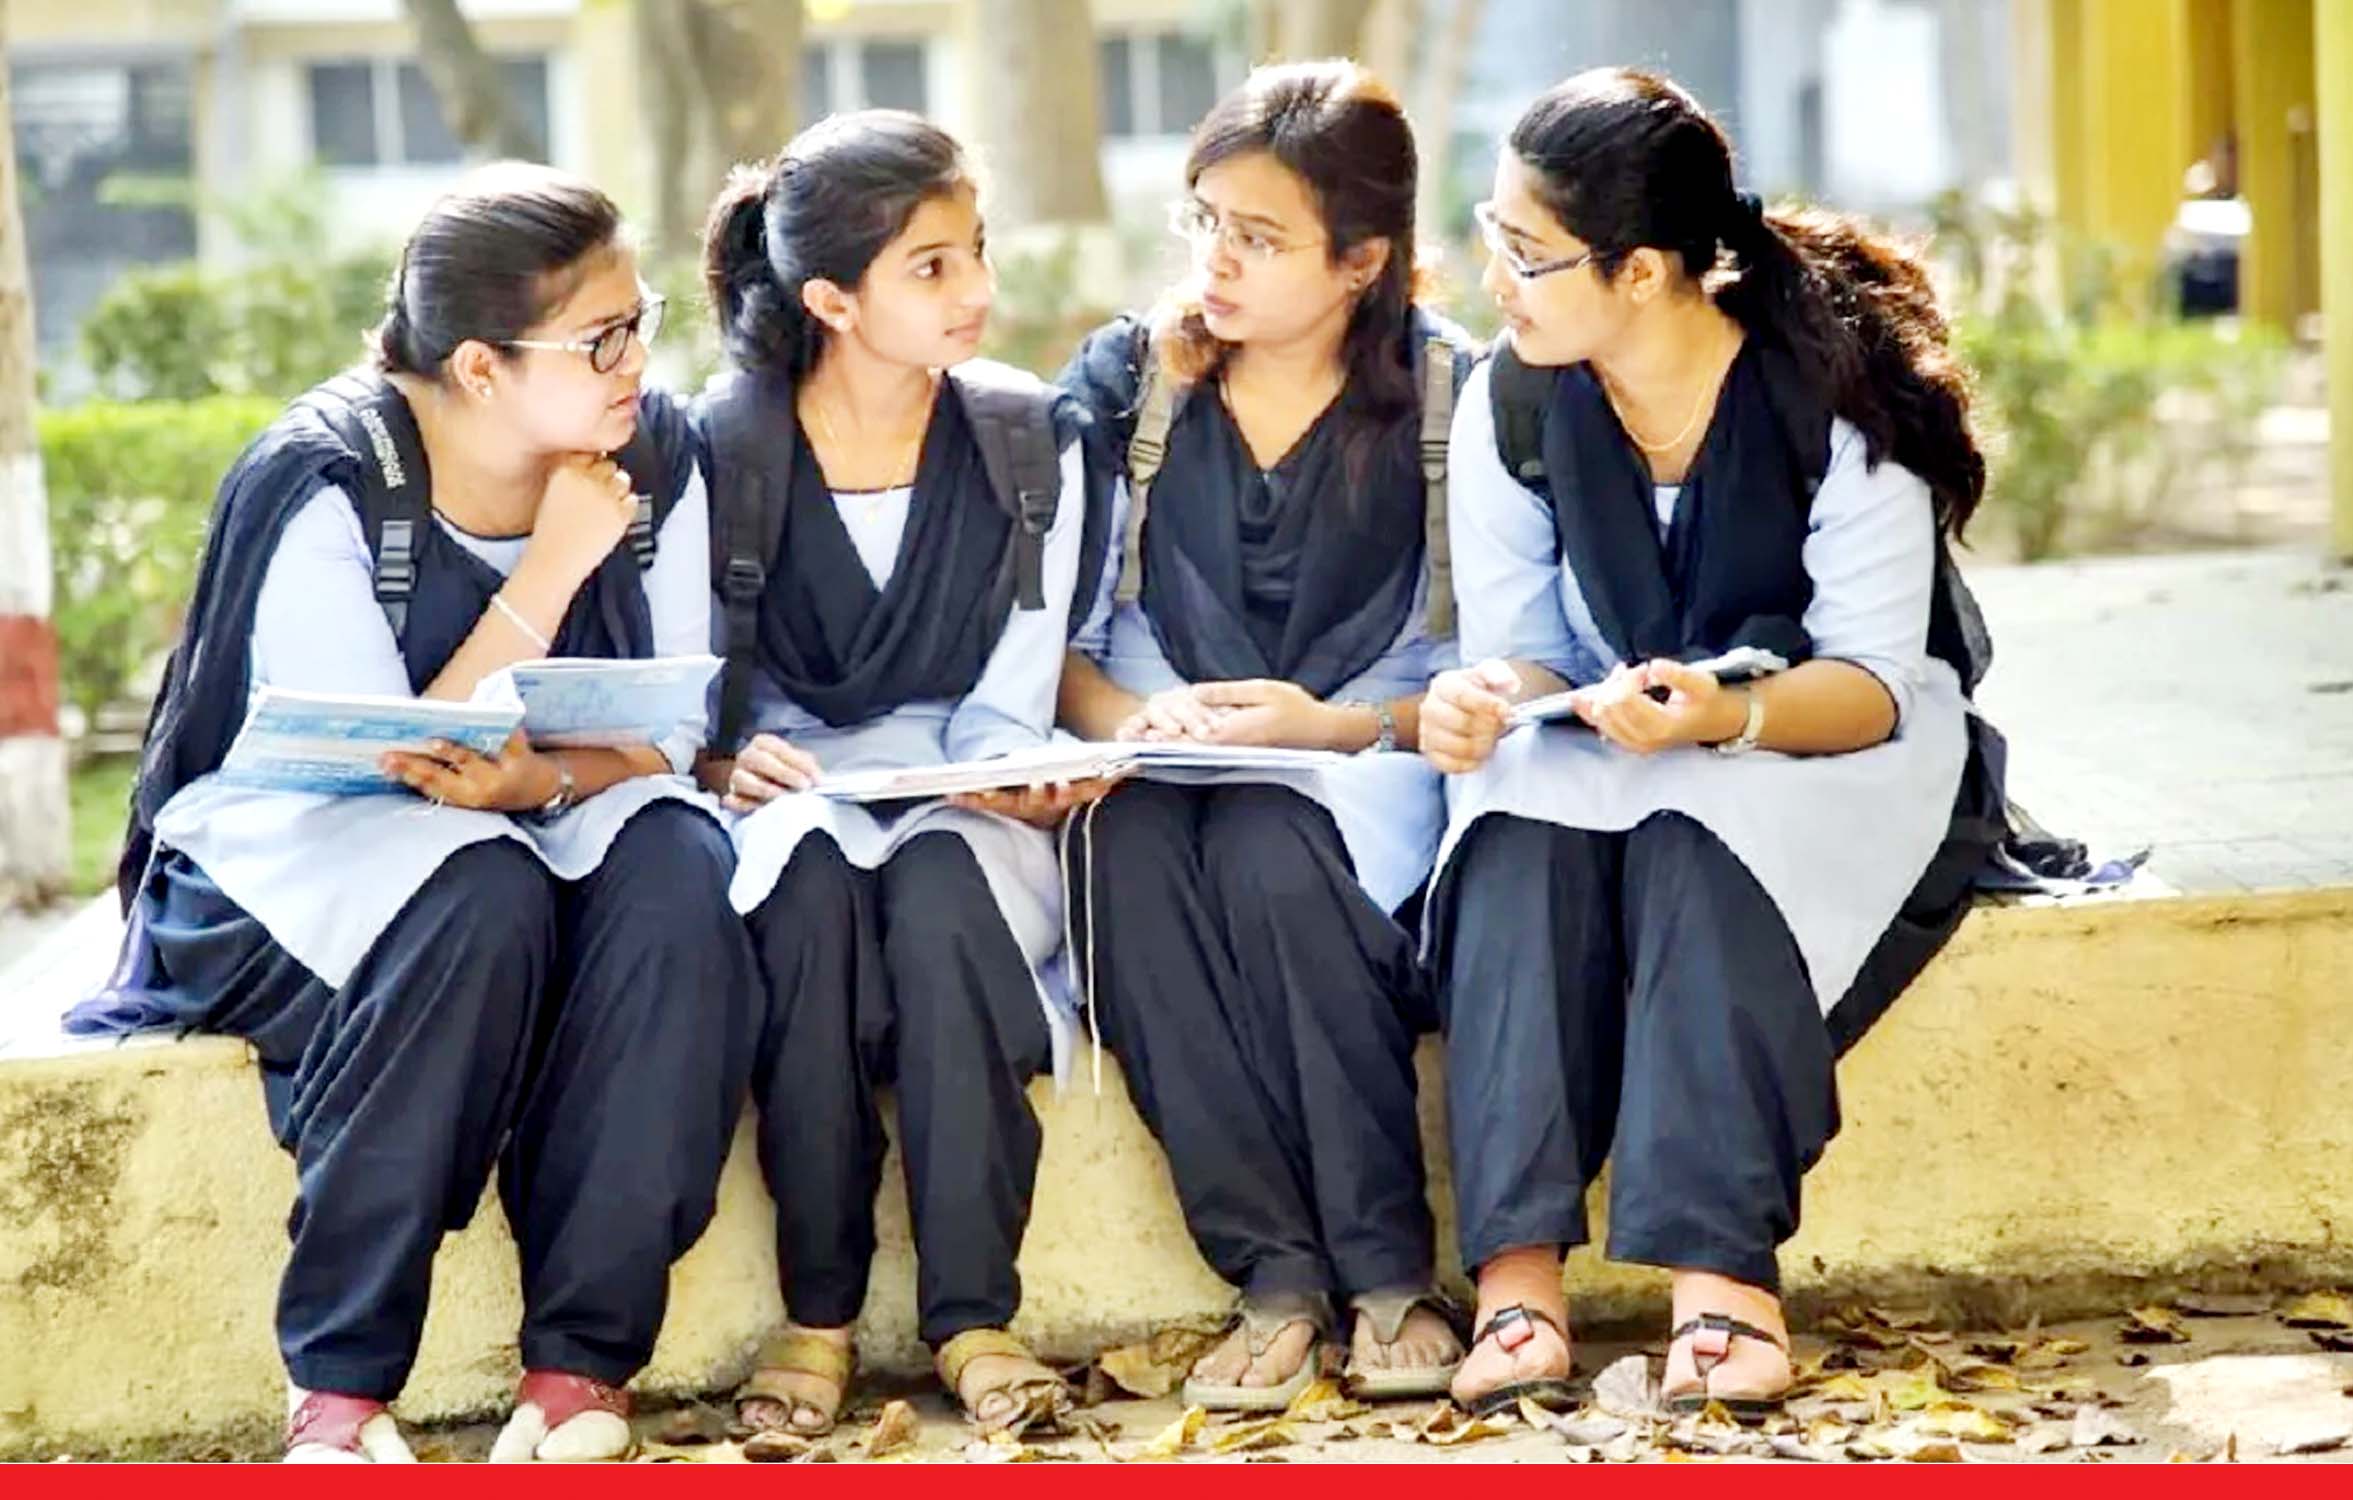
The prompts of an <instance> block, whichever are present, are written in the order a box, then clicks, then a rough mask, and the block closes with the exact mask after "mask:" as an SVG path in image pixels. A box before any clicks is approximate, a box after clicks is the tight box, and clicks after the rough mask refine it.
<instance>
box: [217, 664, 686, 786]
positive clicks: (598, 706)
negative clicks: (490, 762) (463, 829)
mask: <svg viewBox="0 0 2353 1500" xmlns="http://www.w3.org/2000/svg"><path fill="white" fill-rule="evenodd" d="M718 669H719V659H718V658H717V657H715V656H671V657H656V658H652V659H647V660H634V661H605V660H595V659H588V658H566V657H558V658H551V659H548V660H542V661H527V662H517V663H515V664H514V665H513V666H510V667H507V668H505V669H504V670H502V671H498V672H494V673H492V674H491V675H490V676H488V677H485V678H484V679H482V682H481V684H480V686H478V687H477V688H476V689H475V690H474V696H473V698H471V699H470V700H468V701H466V702H464V703H457V702H451V701H448V700H445V699H440V698H393V697H379V696H374V695H370V694H365V693H313V692H298V691H295V690H294V689H291V688H281V687H270V686H267V685H265V686H262V687H259V688H256V689H254V692H253V696H252V698H251V699H250V700H249V702H248V703H247V705H246V710H245V724H244V726H243V727H242V728H240V729H239V730H238V731H237V738H236V739H235V741H234V742H232V743H231V744H230V746H229V753H228V755H227V757H226V758H225V759H223V760H222V762H221V770H220V775H221V778H222V779H223V780H224V781H228V782H231V783H234V784H237V785H241V786H258V787H271V788H275V789H277V790H280V791H295V792H327V793H334V794H340V795H353V794H364V793H372V792H405V791H407V790H408V788H407V787H406V786H405V785H403V784H402V783H401V782H399V781H396V780H394V779H393V778H392V777H390V776H387V775H385V774H384V772H383V771H382V770H381V769H379V768H378V766H377V764H376V762H377V759H378V757H380V756H382V755H383V754H384V753H385V752H386V751H388V750H410V751H422V750H423V749H424V748H425V745H426V742H428V741H430V740H448V741H450V742H451V743H452V744H458V745H463V746H465V747H466V748H467V749H469V750H474V751H477V752H479V753H481V754H483V755H496V754H498V753H499V751H500V750H501V749H502V748H504V746H505V745H506V742H507V738H508V737H509V736H510V735H512V734H513V733H514V732H515V730H516V729H517V728H518V727H520V728H521V729H522V730H523V731H524V733H525V734H527V735H528V736H529V737H530V739H531V743H532V744H533V745H534V746H535V747H537V748H540V749H587V748H611V747H616V746H622V745H647V744H654V743H656V742H658V741H660V740H662V739H664V738H666V737H667V736H669V735H670V734H672V733H673V732H674V731H676V730H677V729H678V728H679V727H680V726H681V725H683V724H699V723H700V722H701V720H702V718H703V704H704V698H705V694H706V693H707V692H708V690H709V687H710V683H711V678H712V675H713V674H714V673H716V672H717V671H718Z"/></svg>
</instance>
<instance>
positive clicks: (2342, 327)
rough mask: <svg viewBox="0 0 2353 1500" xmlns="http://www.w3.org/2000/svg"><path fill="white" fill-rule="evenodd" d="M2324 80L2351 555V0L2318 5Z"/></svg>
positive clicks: (2334, 329) (2333, 361) (2344, 511)
mask: <svg viewBox="0 0 2353 1500" xmlns="http://www.w3.org/2000/svg"><path fill="white" fill-rule="evenodd" d="M2313 20H2314V28H2313V44H2312V50H2313V61H2314V63H2315V65H2316V66H2315V69H2314V71H2315V75H2316V76H2317V78H2318V80H2319V84H2320V99H2319V110H2318V116H2319V119H2318V124H2319V135H2320V254H2321V272H2320V282H2321V317H2322V319H2323V326H2324V328H2325V329H2326V334H2325V337H2326V339H2327V341H2328V404H2329V480H2330V484H2329V488H2330V492H2331V494H2332V495H2333V496H2334V497H2335V500H2334V505H2333V506H2332V509H2331V514H2332V515H2333V517H2334V519H2335V525H2334V527H2333V528H2332V531H2331V535H2332V539H2333V540H2334V542H2335V544H2336V552H2337V556H2339V557H2341V558H2344V559H2346V560H2347V561H2353V0H2320V3H2319V4H2317V5H2315V6H2314V7H2313Z"/></svg>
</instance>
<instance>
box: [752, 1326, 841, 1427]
mask: <svg viewBox="0 0 2353 1500" xmlns="http://www.w3.org/2000/svg"><path fill="white" fill-rule="evenodd" d="M857 1370H858V1352H857V1349H856V1347H855V1346H854V1345H853V1346H851V1347H849V1348H844V1347H843V1346H842V1345H840V1344H836V1343H834V1342H832V1341H831V1340H829V1339H822V1338H819V1337H818V1336H817V1335H816V1334H813V1333H811V1332H809V1331H808V1330H807V1329H805V1328H787V1329H786V1330H784V1331H783V1332H782V1333H779V1334H778V1335H776V1336H775V1337H774V1338H772V1339H770V1340H768V1342H766V1343H764V1344H762V1345H761V1346H760V1353H759V1357H758V1358H757V1359H756V1360H755V1361H754V1362H753V1365H752V1373H751V1374H750V1375H749V1376H748V1377H746V1378H745V1380H744V1383H743V1384H742V1385H739V1386H737V1387H736V1388H735V1419H736V1421H738V1422H740V1423H743V1425H745V1426H747V1427H748V1426H750V1425H751V1424H750V1423H749V1422H746V1421H745V1419H744V1414H743V1409H744V1404H745V1403H746V1402H749V1401H773V1402H775V1403H776V1404H777V1405H779V1406H781V1407H783V1408H785V1417H784V1421H782V1422H781V1423H776V1424H773V1425H771V1426H770V1427H769V1428H768V1429H767V1430H768V1431H771V1432H782V1433H787V1434H789V1435H791V1436H793V1437H805V1438H820V1437H823V1436H825V1435H826V1434H827V1433H829V1432H831V1431H833V1425H834V1423H835V1422H836V1421H837V1420H838V1419H839V1418H840V1416H841V1409H842V1407H843V1405H844V1404H845V1403H847V1402H848V1400H849V1399H850V1380H851V1378H852V1377H853V1376H855V1375H856V1374H857ZM791 1375H807V1376H813V1377H815V1378H816V1379H818V1380H822V1381H824V1382H826V1383H827V1384H828V1385H831V1386H832V1387H833V1389H834V1392H835V1394H834V1400H833V1410H832V1411H827V1410H826V1409H825V1408H824V1407H823V1406H820V1405H819V1404H818V1403H816V1402H814V1401H812V1400H810V1399H809V1397H808V1394H807V1392H806V1391H803V1390H798V1389H796V1388H794V1387H793V1386H790V1385H787V1384H786V1383H785V1377H787V1376H791ZM802 1412H811V1413H814V1414H815V1415H816V1416H817V1417H818V1418H819V1419H820V1420H821V1423H822V1425H820V1426H816V1427H804V1426H802V1425H801V1424H800V1422H799V1421H797V1420H795V1419H796V1418H798V1417H799V1416H800V1414H801V1413H802Z"/></svg>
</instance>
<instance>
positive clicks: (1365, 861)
mask: <svg viewBox="0 0 2353 1500" xmlns="http://www.w3.org/2000/svg"><path fill="white" fill-rule="evenodd" d="M1164 491H1165V486H1162V487H1161V488H1160V489H1156V490H1155V491H1154V492H1153V493H1154V495H1155V496H1156V497H1157V498H1156V499H1155V500H1154V502H1153V503H1154V504H1167V503H1168V499H1167V496H1166V495H1165V493H1164ZM1127 509H1128V490H1127V481H1126V479H1125V478H1122V479H1121V480H1120V481H1119V484H1118V487H1117V490H1116V492H1115V494H1114V497H1113V512H1114V514H1113V519H1112V525H1111V528H1110V535H1111V536H1113V537H1114V538H1117V537H1124V536H1126V535H1127ZM1118 575H1119V559H1118V558H1117V557H1116V556H1115V557H1113V558H1112V559H1111V560H1110V562H1109V563H1108V564H1107V565H1106V566H1105V568H1104V569H1103V587H1102V592H1101V593H1100V594H1099V595H1098V596H1097V598H1096V601H1095V607H1094V610H1093V612H1092V613H1091V614H1090V615H1089V616H1088V619H1087V623H1086V625H1085V627H1084V628H1083V629H1082V630H1081V631H1080V632H1079V635H1078V639H1077V640H1076V641H1074V642H1073V643H1072V644H1073V645H1074V646H1075V647H1076V649H1077V650H1079V651H1080V652H1082V653H1083V654H1085V655H1086V656H1087V657H1089V658H1091V659H1092V660H1093V661H1094V662H1095V663H1096V664H1097V665H1098V666H1100V667H1101V668H1102V669H1103V672H1104V674H1105V675H1106V676H1108V677H1109V678H1110V679H1111V680H1112V681H1113V682H1115V683H1117V684H1119V685H1120V686H1121V687H1122V688H1125V689H1126V690H1127V691H1129V692H1131V693H1135V694H1139V695H1141V696H1145V697H1149V696H1150V695H1152V694H1153V693H1158V692H1163V691H1166V690H1167V689H1169V688H1172V687H1178V686H1180V685H1182V684H1183V683H1184V681H1185V678H1184V676H1183V675H1182V674H1181V673H1179V672H1178V671H1177V669H1176V666H1175V664H1174V663H1172V662H1170V661H1169V659H1168V653H1167V652H1165V651H1163V650H1162V649H1161V646H1160V638H1159V637H1158V636H1157V635H1155V634H1153V631H1152V622H1151V620H1150V619H1149V618H1147V617H1146V615H1145V613H1144V610H1143V606H1142V605H1141V604H1136V603H1130V604H1118V603H1117V602H1116V601H1115V594H1116V591H1117V588H1118V583H1119V576H1118ZM1428 592H1429V577H1428V574H1427V571H1426V570H1425V572H1424V575H1423V577H1422V580H1421V581H1420V583H1419V584H1417V585H1416V586H1415V591H1414V600H1413V606H1412V608H1411V609H1410V610H1409V611H1408V612H1407V614H1406V620H1405V624H1404V626H1403V628H1401V629H1400V630H1399V631H1398V633H1397V639H1396V640H1395V641H1393V642H1391V643H1390V646H1389V649H1388V650H1387V651H1384V652H1383V653H1381V655H1380V657H1379V658H1378V659H1377V660H1375V661H1374V662H1373V664H1372V665H1371V666H1369V667H1367V668H1365V669H1364V671H1362V672H1361V673H1359V674H1357V676H1356V677H1355V678H1354V679H1352V680H1350V681H1349V682H1347V683H1345V684H1343V685H1342V686H1341V687H1340V689H1339V690H1338V691H1336V692H1334V693H1333V694H1332V695H1331V696H1332V700H1333V701H1335V702H1337V701H1344V700H1347V699H1363V700H1366V701H1368V702H1369V701H1380V702H1386V701H1388V700H1391V699H1395V698H1410V697H1417V696H1419V695H1420V694H1421V692H1422V691H1423V690H1424V689H1425V688H1427V687H1428V686H1429V684H1430V679H1431V678H1432V677H1434V676H1436V675H1437V674H1438V673H1440V672H1442V671H1445V670H1446V669H1447V668H1449V667H1451V666H1453V665H1454V664H1455V654H1454V643H1453V642H1452V641H1450V640H1443V639H1438V638H1434V637H1432V636H1431V635H1430V633H1429V629H1428V625H1427V621H1426V618H1425V609H1424V605H1425V603H1426V596H1427V594H1428ZM1155 774H1156V777H1158V778H1160V779H1167V780H1181V781H1190V782H1197V783H1216V782H1225V781H1260V782H1265V781H1272V782H1277V783H1280V784H1282V785H1285V786H1289V787H1292V788H1294V789H1296V790H1297V791H1299V792H1301V793H1303V794H1304V795H1306V796H1308V797H1311V798H1313V799H1314V800H1315V801H1316V802H1317V803H1319V804H1321V805H1322V806H1323V807H1324V808H1325V809H1326V810H1327V811H1328V812H1330V813H1331V815H1332V820H1333V821H1334V822H1335V823H1337V824H1338V825H1339V827H1340V838H1341V841H1342V842H1343V843H1345V844H1346V845H1347V846H1348V857H1349V859H1350V860H1351V861H1352V862H1353V863H1354V864H1355V866H1356V878H1357V882H1358V884H1359V885H1361V886H1362V887H1363V888H1364V891H1365V894H1366V895H1368V896H1370V897H1371V898H1372V900H1373V901H1374V902H1375V904H1377V905H1378V906H1379V907H1380V908H1381V910H1383V911H1395V910H1396V909H1397V908H1398V907H1399V906H1400V905H1402V904H1403V903H1404V902H1405V899H1406V898H1407V897H1408V896H1411V895H1412V894H1413V893H1414V892H1415V891H1417V890H1419V889H1420V888H1421V885H1422V882H1424V881H1425V880H1427V879H1429V876H1430V868H1431V864H1432V862H1433V861H1434V859H1435V858H1436V856H1437V852H1438V837H1439V834H1440V832H1441V831H1442V829H1443V828H1444V826H1445V814H1446V808H1445V802H1444V798H1443V795H1442V793H1441V791H1440V789H1439V777H1438V773H1437V772H1435V771H1433V770H1431V769H1430V765H1429V762H1427V761H1425V760H1423V759H1422V758H1421V757H1420V756H1419V755H1416V754H1413V753H1411V752H1409V751H1404V750H1392V751H1389V752H1387V753H1382V752H1377V751H1367V752H1366V753H1364V754H1361V755H1354V756H1350V757H1349V758H1348V759H1347V760H1345V761H1343V762H1341V763H1340V764H1338V765H1335V766H1332V767H1329V768H1328V769H1324V770H1320V771H1314V772H1298V773H1280V772H1267V771H1241V772H1207V771H1204V772H1183V773H1178V772H1162V773H1155Z"/></svg>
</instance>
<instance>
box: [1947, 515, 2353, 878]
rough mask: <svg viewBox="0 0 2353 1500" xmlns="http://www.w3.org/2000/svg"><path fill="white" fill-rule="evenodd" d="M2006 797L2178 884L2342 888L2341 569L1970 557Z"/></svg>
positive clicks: (2344, 684) (2302, 553)
mask: <svg viewBox="0 0 2353 1500" xmlns="http://www.w3.org/2000/svg"><path fill="white" fill-rule="evenodd" d="M1969 576H1970V581H1971V584H1972V586H1973V587H1974V588H1975V589H1976V591H1977V594H1978V598H1979V601H1980V602H1981V603H1982V604H1983V605H1984V607H1985V613H1986V617H1987V621H1988V623H1989V624H1990V625H1991V627H1992V629H1993V633H1994V668H1993V672H1992V674H1991V675H1990V676H1989V677H1988V678H1987V680H1986V683H1985V686H1984V688H1983V690H1982V691H1981V692H1980V694H1979V703H1980V706H1981V707H1982V708H1983V709H1984V711H1985V713H1986V714H1987V716H1988V717H1990V718H1991V719H1992V720H1993V721H1994V723H1995V724H1997V725H1999V726H2000V727H2001V728H2002V729H2003V730H2004V731H2005V732H2006V733H2007V734H2008V736H2009V740H2010V747H2011V795H2012V797H2013V798H2015V799H2016V800H2017V801H2018V802H2019V803H2020V804H2021V805H2023V806H2024V807H2026V808H2027V809H2028V810H2029V811H2030V812H2032V813H2033V814H2034V816H2035V817H2036V818H2037V819H2039V820H2040V821H2041V822H2042V823H2043V824H2044V825H2045V826H2047V827H2049V828H2051V829H2052V830H2053V831H2054V832H2058V833H2062V834H2066V835H2069V836H2071V837H2076V838H2081V839H2083V840H2085V841H2086V842H2088V843H2090V844H2091V845H2092V846H2093V848H2094V850H2095V851H2097V852H2101V853H2121V852H2126V851H2128V850H2131V849H2137V848H2140V847H2142V846H2144V845H2150V844H2154V845H2155V847H2156V854H2155V856H2154V857H2153V858H2152V860H2151V862H2150V866H2149V868H2150V870H2151V872H2152V873H2154V874H2155V875H2156V876H2157V877H2158V878H2160V879H2161V880H2163V881H2165V882H2166V883H2168V884H2170V885H2172V886H2174V887H2175V888H2177V889H2180V890H2183V891H2188V892H2232V891H2250V890H2271V889H2281V888H2301V887H2311V886H2323V885H2347V884H2353V570H2348V569H2345V568H2341V567H2332V566H2330V565H2328V564H2325V563H2323V562H2321V561H2320V560H2318V557H2317V555H2316V554H2314V553H2312V552H2310V551H2306V550H2296V551H2261V552H2237V553H2202V554H2196V555H2190V556H2181V557H2134V558H2107V559H2098V560H2091V561H2084V562H2071V563H2046V564H2042V565H2040V566H2036V567H1999V568H1987V569H1982V570H1977V569H1971V570H1969Z"/></svg>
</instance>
